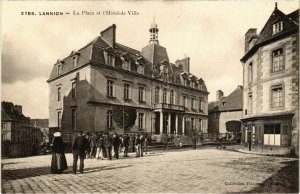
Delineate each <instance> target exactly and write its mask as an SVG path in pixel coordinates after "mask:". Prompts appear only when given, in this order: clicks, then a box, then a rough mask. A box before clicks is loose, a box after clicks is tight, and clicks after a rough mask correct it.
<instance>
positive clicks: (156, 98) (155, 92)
mask: <svg viewBox="0 0 300 194" xmlns="http://www.w3.org/2000/svg"><path fill="white" fill-rule="evenodd" d="M159 96H160V88H159V87H158V86H156V87H155V91H154V103H155V104H157V103H159Z"/></svg>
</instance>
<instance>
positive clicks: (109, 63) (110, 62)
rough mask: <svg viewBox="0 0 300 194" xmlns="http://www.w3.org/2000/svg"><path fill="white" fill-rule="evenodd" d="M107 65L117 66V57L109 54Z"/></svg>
mask: <svg viewBox="0 0 300 194" xmlns="http://www.w3.org/2000/svg"><path fill="white" fill-rule="evenodd" d="M107 65H109V66H115V58H114V56H113V55H107Z"/></svg>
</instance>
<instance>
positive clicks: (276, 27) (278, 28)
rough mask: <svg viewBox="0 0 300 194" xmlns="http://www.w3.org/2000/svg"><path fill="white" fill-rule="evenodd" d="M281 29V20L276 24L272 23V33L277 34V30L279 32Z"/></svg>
mask: <svg viewBox="0 0 300 194" xmlns="http://www.w3.org/2000/svg"><path fill="white" fill-rule="evenodd" d="M282 29H283V23H282V21H281V22H278V23H276V24H273V34H277V33H278V32H281V31H282Z"/></svg>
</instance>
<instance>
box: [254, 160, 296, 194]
mask: <svg viewBox="0 0 300 194" xmlns="http://www.w3.org/2000/svg"><path fill="white" fill-rule="evenodd" d="M298 162H299V161H298V160H295V161H288V162H283V163H284V164H286V166H284V167H283V168H281V169H280V170H279V171H277V173H276V174H274V175H272V176H271V177H270V178H268V179H266V180H265V181H264V182H263V183H262V184H260V185H258V186H257V187H255V188H254V189H252V190H250V191H249V193H262V192H263V193H274V192H276V193H298V192H299V176H298V172H299V164H298Z"/></svg>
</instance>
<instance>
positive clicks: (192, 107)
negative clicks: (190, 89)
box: [191, 98, 195, 109]
mask: <svg viewBox="0 0 300 194" xmlns="http://www.w3.org/2000/svg"><path fill="white" fill-rule="evenodd" d="M194 104H195V99H194V98H192V99H191V109H194V108H195V107H194Z"/></svg>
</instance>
